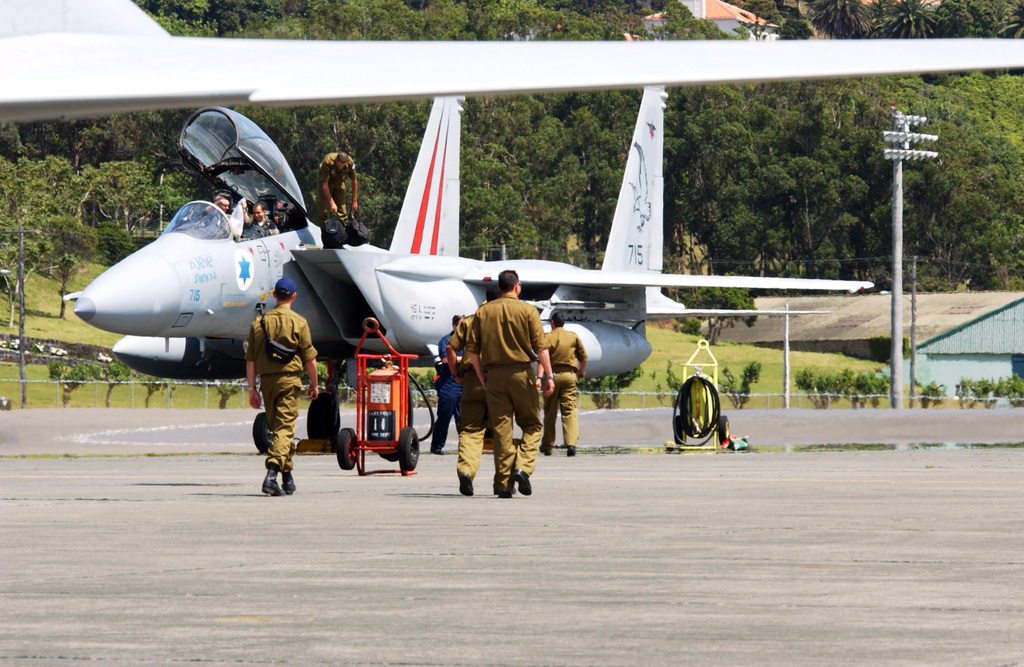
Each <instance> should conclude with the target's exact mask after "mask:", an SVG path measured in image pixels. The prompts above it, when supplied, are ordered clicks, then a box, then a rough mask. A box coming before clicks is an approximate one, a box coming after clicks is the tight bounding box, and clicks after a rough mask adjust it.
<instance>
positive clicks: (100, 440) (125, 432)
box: [62, 421, 252, 447]
mask: <svg viewBox="0 0 1024 667" xmlns="http://www.w3.org/2000/svg"><path fill="white" fill-rule="evenodd" d="M251 425H252V422H250V421H235V422H218V423H214V424H179V425H166V426H151V427H144V428H120V429H108V430H106V431H98V432H96V433H75V434H72V435H67V436H64V437H63V438H62V440H66V441H69V442H74V443H77V444H86V445H132V446H137V447H181V446H182V444H183V443H182V442H181V441H180V440H178V441H171V442H162V441H151V440H140V438H144V437H145V436H147V435H153V434H165V433H171V434H173V433H177V432H181V431H185V432H186V433H184V434H182V435H183V436H184V435H187V434H188V433H187V432H195V431H198V430H209V429H215V428H240V427H243V426H244V427H251ZM187 445H188V446H189V447H232V446H238V447H243V446H244V447H249V446H252V443H251V442H246V441H237V442H224V441H223V440H220V441H217V442H194V441H191V440H189V442H188V443H187Z"/></svg>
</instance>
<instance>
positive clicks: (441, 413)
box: [430, 315, 462, 454]
mask: <svg viewBox="0 0 1024 667" xmlns="http://www.w3.org/2000/svg"><path fill="white" fill-rule="evenodd" d="M461 321H462V315H455V316H454V317H452V330H451V331H449V332H448V334H447V335H446V336H444V337H443V338H442V339H441V340H440V341H439V342H438V343H437V349H438V350H439V354H440V355H442V362H441V363H440V364H438V365H437V379H436V380H434V389H435V390H436V391H437V420H436V421H435V422H434V435H433V437H432V438H431V439H430V453H431V454H443V453H444V443H445V440H447V439H448V425H449V424H450V423H451V421H452V417H455V428H458V427H459V417H460V416H461V415H460V414H459V402H460V401H461V400H462V385H461V384H459V383H458V382H455V381H454V380H453V379H452V373H451V371H450V370H449V369H448V364H447V363H445V362H444V361H443V358H444V351H445V350H446V349H447V348H448V339H449V338H451V337H452V334H453V333H455V329H456V327H458V326H459V322H461Z"/></svg>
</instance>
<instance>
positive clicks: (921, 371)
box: [903, 299, 1024, 396]
mask: <svg viewBox="0 0 1024 667" xmlns="http://www.w3.org/2000/svg"><path fill="white" fill-rule="evenodd" d="M903 368H904V371H905V372H907V373H909V364H907V363H904V366H903ZM1013 373H1016V374H1017V375H1018V376H1020V377H1024V299H1018V300H1016V301H1012V302H1010V303H1008V304H1006V305H1005V306H1002V307H1001V308H997V309H995V310H993V311H990V312H988V313H985V314H984V315H982V316H980V317H977V318H975V319H973V320H971V321H969V322H966V323H964V324H961V325H960V326H958V327H956V328H954V329H950V330H949V331H947V332H945V333H943V334H940V335H938V336H935V337H934V338H931V339H929V340H926V341H925V342H923V343H921V344H920V345H918V346H917V367H916V369H915V375H916V376H917V377H916V379H917V382H918V384H921V385H926V384H928V383H930V382H935V383H938V384H943V385H946V395H947V396H953V395H954V393H955V391H956V385H957V383H958V382H960V380H961V379H963V378H970V379H972V380H981V379H993V380H994V379H999V378H1004V377H1010V375H1011V374H1013Z"/></svg>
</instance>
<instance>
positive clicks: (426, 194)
mask: <svg viewBox="0 0 1024 667" xmlns="http://www.w3.org/2000/svg"><path fill="white" fill-rule="evenodd" d="M440 141H441V126H440V125H438V126H437V136H436V137H434V153H433V155H431V156H430V169H429V170H428V171H427V184H426V186H424V188H423V201H422V202H420V214H419V216H418V217H417V218H416V234H415V235H414V236H413V238H412V248H411V249H410V251H409V252H411V253H412V254H414V255H418V254H420V244H421V243H422V242H423V223H424V222H426V220H427V204H429V203H430V184H431V183H432V182H433V180H434V161H435V160H436V159H437V144H438V142H440Z"/></svg>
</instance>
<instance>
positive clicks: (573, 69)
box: [0, 0, 1024, 122]
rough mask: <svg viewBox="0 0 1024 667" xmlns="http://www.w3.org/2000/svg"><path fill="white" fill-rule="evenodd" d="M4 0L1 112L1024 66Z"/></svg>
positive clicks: (980, 48)
mask: <svg viewBox="0 0 1024 667" xmlns="http://www.w3.org/2000/svg"><path fill="white" fill-rule="evenodd" d="M0 6H2V7H3V12H2V14H3V16H2V17H0V62H3V63H5V65H6V66H5V67H3V68H0V122H3V121H24V120H41V119H47V118H59V117H81V116H89V115H101V114H108V113H116V112H123V111H139V110H147V109H158V108H183V107H196V106H205V105H214V104H219V105H232V104H241V103H252V104H261V105H284V106H299V105H307V104H327V103H357V102H377V101H384V100H408V99H418V98H428V97H433V96H437V95H476V96H480V95H498V94H520V93H551V92H563V91H570V90H572V91H581V90H603V89H614V88H639V87H641V86H644V85H647V84H652V85H658V84H664V85H667V86H684V85H702V84H713V83H746V82H765V81H789V80H801V79H819V78H838V77H860V76H870V75H887V74H911V73H919V72H956V71H974V70H993V69H1008V68H1009V69H1014V68H1024V40H1012V39H991V40H986V39H955V40H941V39H936V40H874V39H873V40H814V41H776V42H747V41H738V40H736V41H733V40H729V41H682V42H681V41H657V42H656V41H650V42H639V43H638V42H625V41H623V42H568V41H543V42H541V41H507V42H369V41H365V42H362V41H357V42H345V41H330V42H326V41H325V42H316V41H297V40H263V39H228V38H198V37H172V36H170V35H168V34H167V33H166V32H164V31H163V30H162V29H161V28H160V27H159V26H158V25H157V24H156V23H155V22H153V21H152V20H151V19H149V17H148V16H146V15H145V14H144V13H142V12H141V10H139V9H138V8H137V7H135V6H134V5H133V4H132V3H131V1H130V0H76V1H75V2H73V3H72V2H67V1H66V0H34V1H33V2H15V1H14V0H3V2H0ZM554 63H557V65H555V64H554ZM339 72H341V73H343V75H342V76H339Z"/></svg>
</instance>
